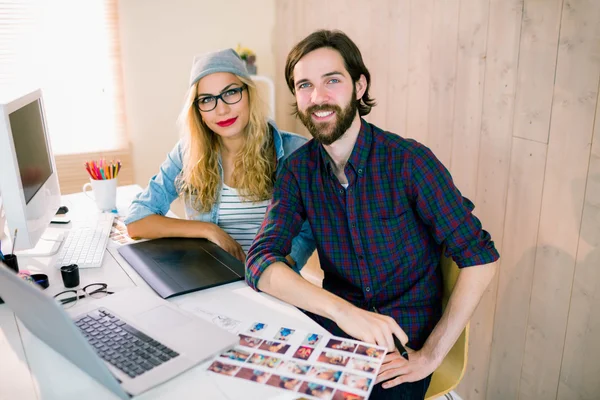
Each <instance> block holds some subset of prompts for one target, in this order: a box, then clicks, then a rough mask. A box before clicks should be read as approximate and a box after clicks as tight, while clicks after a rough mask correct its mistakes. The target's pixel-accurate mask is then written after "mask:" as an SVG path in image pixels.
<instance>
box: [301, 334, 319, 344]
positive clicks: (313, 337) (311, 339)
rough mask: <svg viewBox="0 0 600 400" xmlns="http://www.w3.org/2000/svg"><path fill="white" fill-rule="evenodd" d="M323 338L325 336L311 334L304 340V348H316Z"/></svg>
mask: <svg viewBox="0 0 600 400" xmlns="http://www.w3.org/2000/svg"><path fill="white" fill-rule="evenodd" d="M322 337H323V335H317V334H316V333H309V334H308V335H306V338H304V340H303V341H302V346H311V347H314V346H316V345H317V344H318V343H319V341H320V340H321V338H322Z"/></svg>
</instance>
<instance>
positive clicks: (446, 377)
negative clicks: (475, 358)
mask: <svg viewBox="0 0 600 400" xmlns="http://www.w3.org/2000/svg"><path fill="white" fill-rule="evenodd" d="M441 267H442V276H443V288H444V295H443V298H442V309H446V304H448V300H449V299H450V294H451V293H452V289H454V284H455V283H456V279H457V278H458V274H459V269H458V266H457V265H456V263H455V262H454V261H452V259H451V258H448V257H445V256H443V255H442V260H441ZM468 343H469V324H467V326H466V327H465V329H464V330H463V332H462V333H461V334H460V336H459V337H458V339H457V340H456V343H455V344H454V346H452V348H451V349H450V352H448V354H447V355H446V358H444V361H442V364H440V366H439V367H438V368H437V369H436V370H435V371H434V372H433V376H432V377H431V383H430V384H429V389H427V393H426V394H425V400H433V399H436V398H438V397H440V396H443V395H445V394H446V393H450V392H451V391H452V390H454V388H456V386H458V383H459V382H460V380H461V379H462V377H463V375H464V374H465V370H466V368H467V353H468Z"/></svg>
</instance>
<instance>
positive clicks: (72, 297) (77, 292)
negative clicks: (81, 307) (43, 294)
mask: <svg viewBox="0 0 600 400" xmlns="http://www.w3.org/2000/svg"><path fill="white" fill-rule="evenodd" d="M81 292H83V294H81ZM113 293H114V292H111V291H109V290H108V285H107V284H106V283H91V284H89V285H87V286H84V287H83V288H81V289H72V290H65V291H64V292H60V293H59V294H56V295H54V298H55V299H56V301H57V302H58V303H59V304H60V305H62V306H63V308H71V307H73V306H74V305H75V304H77V300H79V299H83V298H85V297H88V296H89V297H92V298H94V299H101V298H102V297H105V296H107V295H109V294H113Z"/></svg>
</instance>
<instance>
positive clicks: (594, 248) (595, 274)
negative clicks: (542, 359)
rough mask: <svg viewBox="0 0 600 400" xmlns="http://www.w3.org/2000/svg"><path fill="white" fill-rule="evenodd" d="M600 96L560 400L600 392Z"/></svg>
mask: <svg viewBox="0 0 600 400" xmlns="http://www.w3.org/2000/svg"><path fill="white" fill-rule="evenodd" d="M599 206H600V95H599V97H598V100H597V102H596V124H595V128H594V137H593V141H592V154H591V156H590V168H589V171H588V174H587V186H586V195H585V202H584V204H583V218H582V222H581V231H580V239H579V246H578V248H577V263H576V265H575V278H574V281H573V292H572V294H571V307H570V309H569V322H568V324H567V337H566V340H565V350H564V352H563V359H562V365H561V369H560V382H559V386H558V396H557V399H559V400H563V399H564V400H571V399H592V398H594V397H598V396H599V395H600V380H599V379H598V377H600V362H598V360H600V340H598V337H599V336H600V313H599V312H598V310H600V268H598V266H600V214H599V212H598V210H599Z"/></svg>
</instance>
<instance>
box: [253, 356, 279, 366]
mask: <svg viewBox="0 0 600 400" xmlns="http://www.w3.org/2000/svg"><path fill="white" fill-rule="evenodd" d="M248 362H249V363H250V364H256V365H262V366H265V367H267V368H276V367H277V366H278V365H279V364H280V363H281V358H277V357H271V356H265V355H264V354H258V353H256V354H253V355H252V357H250V359H249V360H248Z"/></svg>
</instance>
